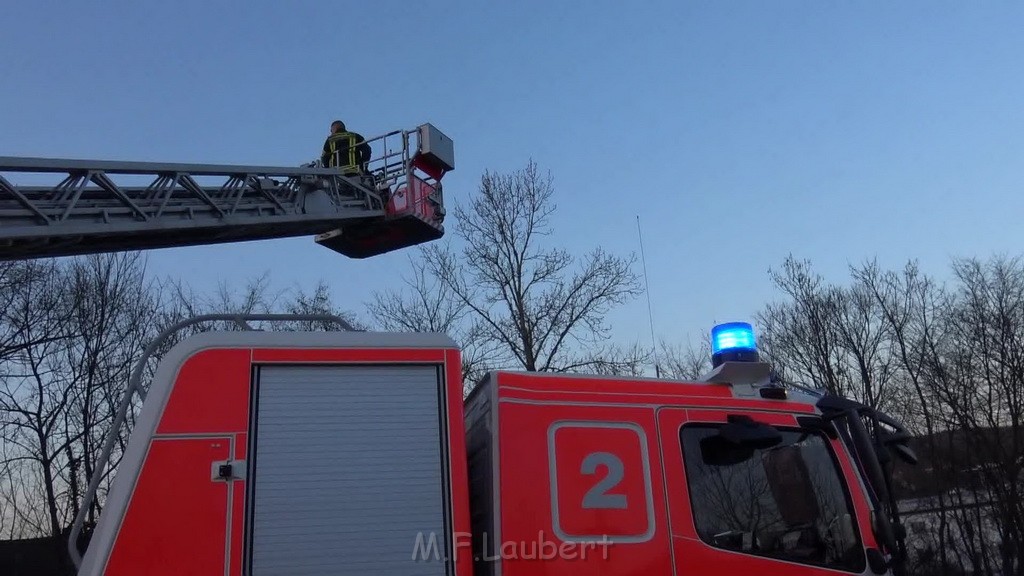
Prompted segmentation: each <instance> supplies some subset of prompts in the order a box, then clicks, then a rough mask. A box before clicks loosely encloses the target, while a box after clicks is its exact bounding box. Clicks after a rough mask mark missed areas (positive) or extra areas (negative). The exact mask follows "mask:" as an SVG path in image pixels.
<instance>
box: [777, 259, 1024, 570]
mask: <svg viewBox="0 0 1024 576" xmlns="http://www.w3.org/2000/svg"><path fill="white" fill-rule="evenodd" d="M849 272H850V275H849V278H848V279H846V280H845V281H843V282H841V283H834V282H833V283H829V282H826V281H825V280H824V279H823V278H822V277H821V276H820V275H819V274H817V273H815V272H814V270H813V267H812V265H811V264H810V263H809V262H806V261H800V260H797V259H795V258H790V259H788V260H786V261H785V262H784V263H783V265H782V266H781V267H780V268H779V269H777V270H773V271H772V272H771V278H772V279H773V281H774V284H775V286H776V287H777V288H778V289H779V291H780V292H781V294H782V298H781V300H780V301H779V302H777V303H772V304H769V305H767V306H765V308H764V309H763V310H761V311H760V312H759V313H758V314H757V323H758V324H759V326H760V331H761V334H760V337H761V343H762V346H763V348H764V351H765V353H766V355H767V356H768V357H769V358H770V359H771V361H772V362H774V363H775V365H776V367H777V368H779V369H780V371H781V372H782V373H783V375H784V377H785V378H786V379H788V380H790V381H795V382H801V383H803V384H805V385H810V386H812V387H815V388H827V389H829V390H832V391H835V392H838V393H840V394H844V395H847V396H850V397H853V398H856V399H858V400H861V401H863V402H866V403H868V404H871V405H873V406H876V407H878V408H880V409H881V410H882V411H884V412H887V413H889V414H891V415H893V416H896V417H898V418H899V419H900V420H902V421H903V422H904V423H905V424H906V425H908V426H909V427H910V428H911V430H912V431H913V432H914V433H915V435H916V436H917V441H916V443H915V445H914V447H915V449H916V450H917V452H918V453H919V455H920V458H921V462H920V464H919V466H918V467H916V469H912V468H902V469H898V470H897V471H898V472H899V478H900V486H899V490H898V494H899V495H900V496H901V497H902V498H903V499H904V505H903V506H902V507H903V508H904V509H905V510H906V525H907V528H908V531H909V532H910V539H909V542H910V547H911V548H912V552H913V553H914V557H915V563H916V564H917V567H918V573H921V574H935V575H952V574H968V573H969V574H986V575H988V574H992V575H996V574H999V575H1003V574H1020V573H1021V570H1022V569H1024V500H1022V499H1021V472H1022V467H1024V434H1022V431H1024V429H1022V427H1024V264H1022V262H1021V260H1020V259H1018V258H1009V257H1002V256H998V257H992V258H989V259H984V260H982V259H977V258H965V259H957V260H955V261H953V262H952V265H951V268H950V270H949V274H948V275H947V276H946V277H945V278H943V279H941V280H940V279H939V278H938V277H935V276H930V275H928V274H925V273H924V272H922V271H921V270H920V269H919V267H918V266H917V265H915V264H914V263H909V264H907V265H906V266H905V267H903V268H902V269H898V270H885V269H883V268H881V267H880V266H878V265H877V264H876V263H874V262H869V263H865V264H863V265H859V266H854V267H852V268H851V269H850V271H849Z"/></svg>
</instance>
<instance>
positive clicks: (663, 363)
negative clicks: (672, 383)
mask: <svg viewBox="0 0 1024 576" xmlns="http://www.w3.org/2000/svg"><path fill="white" fill-rule="evenodd" d="M658 363H659V366H658V373H659V374H661V376H662V377H663V378H674V379H678V380H691V381H692V380H696V379H697V378H700V377H701V376H703V375H704V374H706V373H707V372H708V370H710V369H711V344H710V343H709V342H708V341H707V340H701V344H700V346H698V347H696V348H695V347H693V346H692V345H686V346H683V345H680V344H672V343H669V342H666V341H662V342H661V344H660V352H659V354H658Z"/></svg>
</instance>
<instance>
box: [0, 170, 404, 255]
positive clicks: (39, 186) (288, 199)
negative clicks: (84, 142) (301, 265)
mask: <svg viewBox="0 0 1024 576" xmlns="http://www.w3.org/2000/svg"><path fill="white" fill-rule="evenodd" d="M395 170H397V171H400V169H395ZM389 176H391V177H392V178H393V177H395V176H394V174H389ZM23 180H29V181H30V182H29V183H22V181H23ZM384 202H385V201H384V199H383V198H382V197H381V195H380V193H379V192H378V191H377V190H375V189H374V188H373V187H371V185H369V184H367V183H366V182H365V181H362V180H361V179H359V178H355V177H352V178H349V177H344V176H341V175H340V174H339V173H338V172H337V171H335V170H331V169H327V168H316V167H264V166H230V165H229V166H217V165H204V164H171V163H148V162H110V161H89V160H63V159H48V158H15V157H0V260H10V259H15V258H33V257H42V256H70V255H77V254H86V253H95V252H108V251H121V250H139V249H151V248H164V247H173V246H189V245H198V244H214V243H222V242H234V241H249V240H262V239H270V238H283V237H290V236H300V235H310V236H314V235H317V234H321V233H323V232H326V231H329V230H332V229H335V228H338V227H339V226H347V225H351V224H353V223H358V222H361V221H373V220H374V219H380V218H382V217H383V214H384Z"/></svg>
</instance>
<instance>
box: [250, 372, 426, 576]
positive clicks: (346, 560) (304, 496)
mask: <svg viewBox="0 0 1024 576" xmlns="http://www.w3.org/2000/svg"><path fill="white" fill-rule="evenodd" d="M438 388H439V384H438V376H437V370H436V369H435V368H432V367H429V366H380V367H374V366H361V367H354V366H327V367H312V366H311V367H299V366H290V367H264V368H261V369H260V375H259V388H258V405H257V423H256V437H257V438H256V446H255V454H254V455H255V459H254V462H255V469H254V470H253V472H252V474H253V476H252V478H251V482H252V485H253V490H254V491H255V492H254V500H253V512H252V527H251V529H252V572H251V573H252V575H253V576H269V575H275V576H276V575H282V574H289V575H301V574H317V575H319V574H328V573H330V574H375V575H381V576H440V575H442V574H444V573H445V568H444V565H443V563H442V562H441V561H438V560H435V559H434V558H433V557H431V558H430V559H427V560H424V559H423V558H414V557H413V552H414V548H415V546H416V542H417V536H418V535H420V534H422V535H423V537H426V538H429V537H430V535H431V534H434V535H436V538H437V543H438V546H439V551H440V553H441V554H442V555H443V554H444V548H443V537H444V534H445V509H444V499H443V487H444V479H443V469H442V464H441V439H440V430H439V406H438Z"/></svg>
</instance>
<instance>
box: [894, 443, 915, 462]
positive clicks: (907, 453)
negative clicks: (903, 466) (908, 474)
mask: <svg viewBox="0 0 1024 576" xmlns="http://www.w3.org/2000/svg"><path fill="white" fill-rule="evenodd" d="M891 448H892V449H893V451H894V452H896V455H897V456H899V458H900V460H903V461H904V462H906V463H907V464H910V465H911V466H916V465H917V462H918V460H917V454H916V453H915V452H914V450H913V449H911V447H910V446H907V445H906V444H893V445H892V447H891Z"/></svg>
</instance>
